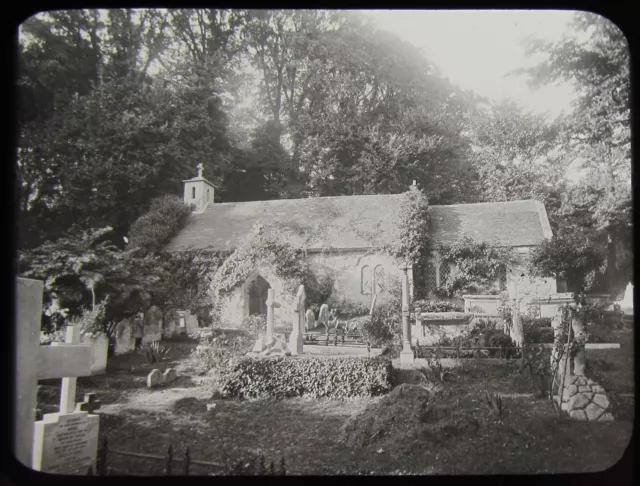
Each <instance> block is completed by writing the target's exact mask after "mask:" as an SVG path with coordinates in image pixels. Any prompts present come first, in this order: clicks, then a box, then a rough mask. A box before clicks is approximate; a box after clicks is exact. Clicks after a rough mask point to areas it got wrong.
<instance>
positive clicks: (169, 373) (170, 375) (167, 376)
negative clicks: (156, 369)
mask: <svg viewBox="0 0 640 486" xmlns="http://www.w3.org/2000/svg"><path fill="white" fill-rule="evenodd" d="M163 377H164V382H165V383H172V382H174V381H176V378H178V372H177V371H176V370H175V369H174V368H167V370H166V371H165V372H164V374H163Z"/></svg>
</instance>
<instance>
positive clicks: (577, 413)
mask: <svg viewBox="0 0 640 486" xmlns="http://www.w3.org/2000/svg"><path fill="white" fill-rule="evenodd" d="M569 417H571V418H572V419H576V420H587V414H586V413H585V412H584V410H572V411H571V412H570V413H569Z"/></svg>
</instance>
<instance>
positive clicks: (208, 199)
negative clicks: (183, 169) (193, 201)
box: [207, 189, 211, 201]
mask: <svg viewBox="0 0 640 486" xmlns="http://www.w3.org/2000/svg"><path fill="white" fill-rule="evenodd" d="M207 201H211V199H210V198H209V189H207Z"/></svg>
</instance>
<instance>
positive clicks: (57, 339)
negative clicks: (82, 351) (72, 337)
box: [40, 328, 66, 345]
mask: <svg viewBox="0 0 640 486" xmlns="http://www.w3.org/2000/svg"><path fill="white" fill-rule="evenodd" d="M65 333H66V330H65V328H62V329H58V330H56V331H53V332H52V333H46V332H43V331H40V344H43V345H46V344H51V343H63V342H64V339H65Z"/></svg>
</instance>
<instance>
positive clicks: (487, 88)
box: [366, 10, 573, 115]
mask: <svg viewBox="0 0 640 486" xmlns="http://www.w3.org/2000/svg"><path fill="white" fill-rule="evenodd" d="M366 15H369V16H371V17H372V18H373V19H374V20H375V22H376V24H377V25H378V26H379V27H380V28H382V29H384V30H388V31H391V32H394V33H396V34H397V35H398V36H400V38H402V39H403V40H405V41H407V42H410V43H412V44H413V45H415V46H417V47H420V48H422V49H423V50H424V52H425V54H426V56H427V57H428V58H429V59H430V60H431V61H432V62H434V63H435V64H436V65H438V66H439V67H440V69H441V71H442V74H443V75H444V76H445V77H448V78H449V79H450V80H451V82H453V83H454V84H457V85H458V86H460V87H461V88H463V89H470V90H472V91H475V92H476V93H478V94H479V95H481V96H486V97H488V98H492V99H495V100H497V99H500V98H502V97H510V98H513V99H515V100H516V101H518V102H520V103H521V104H522V105H524V106H525V107H527V108H529V109H531V110H535V111H537V112H545V111H547V112H549V113H550V114H552V115H557V114H559V113H560V111H561V110H563V109H567V110H568V108H569V102H570V101H571V99H572V90H571V88H570V87H569V86H567V85H564V86H562V87H548V88H541V89H539V90H535V91H531V90H529V88H528V86H527V83H526V80H525V79H524V78H522V77H516V76H508V77H507V76H505V75H506V74H507V73H508V72H509V71H511V70H513V69H516V68H519V67H525V66H530V65H532V64H534V63H535V62H534V61H535V60H532V59H528V58H526V57H525V56H524V49H523V47H522V45H521V44H520V42H521V40H522V39H524V38H525V37H527V36H528V35H534V36H536V37H539V38H542V39H544V40H559V39H561V38H562V34H563V32H564V31H565V28H566V26H567V23H568V22H569V21H570V20H571V18H572V15H573V12H570V11H552V10H551V11H531V10H520V11H499V10H495V11H487V10H485V11H470V10H468V11H452V10H449V11H442V10H441V11H428V10H422V11H420V10H377V11H367V12H366Z"/></svg>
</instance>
